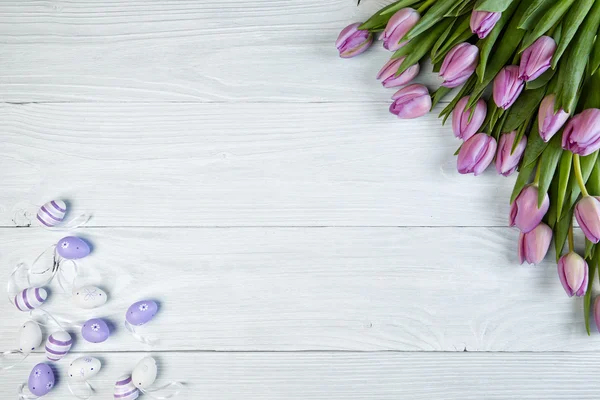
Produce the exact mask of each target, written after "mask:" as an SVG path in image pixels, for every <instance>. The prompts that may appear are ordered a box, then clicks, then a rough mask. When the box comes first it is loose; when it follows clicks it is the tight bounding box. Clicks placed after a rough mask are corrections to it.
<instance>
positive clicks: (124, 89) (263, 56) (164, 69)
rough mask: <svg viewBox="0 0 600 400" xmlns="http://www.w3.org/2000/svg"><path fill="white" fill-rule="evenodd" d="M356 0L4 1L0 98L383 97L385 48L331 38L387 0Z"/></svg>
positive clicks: (431, 79)
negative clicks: (344, 50) (351, 52)
mask: <svg viewBox="0 0 600 400" xmlns="http://www.w3.org/2000/svg"><path fill="white" fill-rule="evenodd" d="M365 3H366V4H364V5H361V7H356V3H355V2H354V1H348V0H327V1H323V0H222V1H212V2H206V1H202V2H197V1H189V0H177V1H174V0H155V1H141V0H137V1H127V2H123V1H116V0H112V1H106V2H50V3H49V2H46V1H3V2H2V3H1V4H0V22H2V23H1V24H0V35H2V37H3V38H5V40H4V42H3V45H2V47H1V48H0V86H1V87H2V90H1V91H0V101H3V102H41V101H68V102H82V101H110V102H114V101H117V102H123V101H144V102H164V101H187V102H189V101H192V102H223V101H225V102H257V101H258V102H277V103H278V102H281V101H291V102H307V101H308V102H329V101H335V102H348V101H350V102H360V103H363V102H389V98H390V96H391V94H392V93H393V92H394V91H393V90H392V89H387V90H385V89H383V88H382V87H381V85H380V84H379V83H378V82H377V81H376V80H375V75H376V74H377V71H378V70H379V68H381V66H382V65H383V64H384V63H385V62H386V61H387V60H388V59H389V57H390V53H389V52H388V51H386V50H384V49H383V48H382V47H381V44H380V43H377V45H376V46H374V48H373V49H372V50H370V51H369V54H363V55H362V56H361V57H357V58H355V59H352V60H342V59H340V58H339V57H338V54H337V50H336V49H335V46H334V42H335V39H336V38H337V35H338V33H339V31H340V30H341V29H342V28H343V27H344V26H346V25H348V24H349V23H351V22H353V21H356V20H360V19H363V20H364V19H365V18H367V16H369V15H370V14H371V13H372V12H374V11H375V10H377V9H378V8H379V7H381V6H382V5H384V4H386V3H389V1H369V2H365ZM425 69H426V70H429V71H430V70H431V67H430V66H429V67H426V68H425ZM419 82H424V83H426V84H429V85H431V86H434V85H435V84H436V83H439V82H440V81H439V80H438V78H437V77H436V76H434V75H433V74H427V73H426V74H423V76H422V77H421V78H420V80H419Z"/></svg>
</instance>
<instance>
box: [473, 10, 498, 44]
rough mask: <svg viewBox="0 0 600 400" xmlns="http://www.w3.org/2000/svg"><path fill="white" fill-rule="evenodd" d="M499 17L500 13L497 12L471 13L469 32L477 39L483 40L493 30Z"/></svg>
mask: <svg viewBox="0 0 600 400" xmlns="http://www.w3.org/2000/svg"><path fill="white" fill-rule="evenodd" d="M501 16H502V13H499V12H489V11H473V12H472V13H471V24H470V25H471V32H473V33H474V34H476V35H477V36H478V37H479V39H483V38H485V37H486V36H487V35H489V34H490V32H491V31H492V29H494V26H496V22H498V20H499V19H500V17H501Z"/></svg>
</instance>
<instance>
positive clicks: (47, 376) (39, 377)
mask: <svg viewBox="0 0 600 400" xmlns="http://www.w3.org/2000/svg"><path fill="white" fill-rule="evenodd" d="M27 386H28V387H29V391H30V392H31V393H33V394H35V395H36V396H44V395H46V394H48V392H49V391H50V390H52V388H53V387H54V371H52V368H50V366H49V365H48V364H46V363H39V364H37V365H36V366H35V367H33V369H32V370H31V373H30V374H29V381H28V382H27Z"/></svg>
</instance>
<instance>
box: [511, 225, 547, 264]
mask: <svg viewBox="0 0 600 400" xmlns="http://www.w3.org/2000/svg"><path fill="white" fill-rule="evenodd" d="M551 241H552V229H551V228H550V227H549V226H548V225H546V224H544V223H543V222H542V223H540V224H539V225H538V226H536V227H535V228H533V230H532V231H530V232H527V233H523V232H521V234H520V235H519V261H520V262H521V264H523V263H524V262H525V261H527V262H528V263H529V264H539V263H540V262H542V260H543V259H544V257H546V253H548V249H549V248H550V242H551Z"/></svg>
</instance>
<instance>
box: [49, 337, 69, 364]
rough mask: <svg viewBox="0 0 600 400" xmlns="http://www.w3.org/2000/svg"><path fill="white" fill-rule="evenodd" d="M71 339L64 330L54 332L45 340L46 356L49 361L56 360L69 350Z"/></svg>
mask: <svg viewBox="0 0 600 400" xmlns="http://www.w3.org/2000/svg"><path fill="white" fill-rule="evenodd" d="M72 344H73V339H72V338H71V335H69V334H68V333H67V332H65V331H58V332H54V333H53V334H51V335H50V336H48V339H47V340H46V357H47V358H48V360H50V361H58V360H60V359H61V358H63V357H64V356H66V355H67V353H68V352H69V350H71V345H72Z"/></svg>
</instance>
